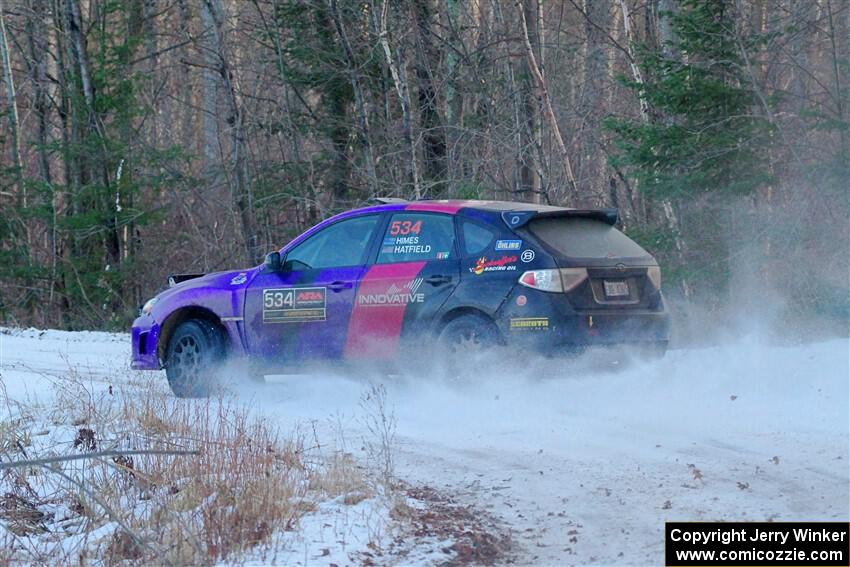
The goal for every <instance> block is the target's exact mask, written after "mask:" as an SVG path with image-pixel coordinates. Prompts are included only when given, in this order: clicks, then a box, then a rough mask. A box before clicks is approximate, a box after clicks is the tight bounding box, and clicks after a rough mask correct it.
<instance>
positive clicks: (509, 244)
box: [496, 240, 522, 250]
mask: <svg viewBox="0 0 850 567" xmlns="http://www.w3.org/2000/svg"><path fill="white" fill-rule="evenodd" d="M521 248H522V240H497V241H496V250H520V249H521Z"/></svg>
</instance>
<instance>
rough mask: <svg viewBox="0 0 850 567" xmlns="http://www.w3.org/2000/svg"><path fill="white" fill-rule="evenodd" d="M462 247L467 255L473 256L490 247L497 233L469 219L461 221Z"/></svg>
mask: <svg viewBox="0 0 850 567" xmlns="http://www.w3.org/2000/svg"><path fill="white" fill-rule="evenodd" d="M461 226H462V229H461V230H462V231H463V249H464V252H466V254H467V255H468V256H475V255H477V254H480V253H481V252H484V251H485V250H487V249H488V248H490V247H491V245H492V244H493V241H494V240H496V238H497V237H498V234H497V233H496V231H495V230H494V229H492V228H490V227H487V226H484V225H482V224H478V223H476V222H471V221H467V220H465V221H463V224H462V225H461Z"/></svg>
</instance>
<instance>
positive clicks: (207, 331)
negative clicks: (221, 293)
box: [165, 319, 224, 398]
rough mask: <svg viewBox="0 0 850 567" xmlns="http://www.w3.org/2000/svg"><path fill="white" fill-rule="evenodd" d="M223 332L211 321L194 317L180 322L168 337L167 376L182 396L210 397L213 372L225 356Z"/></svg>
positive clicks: (176, 394)
mask: <svg viewBox="0 0 850 567" xmlns="http://www.w3.org/2000/svg"><path fill="white" fill-rule="evenodd" d="M223 346H224V341H223V337H222V336H221V332H220V331H219V330H218V329H216V328H215V326H213V325H212V324H211V323H208V322H207V321H202V320H198V319H192V320H189V321H184V322H183V323H180V324H179V325H178V326H177V328H176V329H174V332H173V333H172V334H171V337H170V338H169V340H168V347H167V349H166V357H165V375H166V377H167V378H168V385H169V386H171V391H172V392H174V395H175V396H177V397H178V398H203V397H206V396H209V394H210V391H211V390H212V387H213V386H214V384H215V380H214V378H213V371H214V368H215V366H216V364H217V363H218V362H219V361H220V360H221V359H222V358H223V355H224V348H223Z"/></svg>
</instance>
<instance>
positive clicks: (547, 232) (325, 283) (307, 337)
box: [132, 199, 669, 396]
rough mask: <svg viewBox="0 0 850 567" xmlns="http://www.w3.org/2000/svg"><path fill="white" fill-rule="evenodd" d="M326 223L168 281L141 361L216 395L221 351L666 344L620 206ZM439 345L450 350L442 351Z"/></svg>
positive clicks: (275, 367) (267, 365)
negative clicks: (246, 256) (255, 256)
mask: <svg viewBox="0 0 850 567" xmlns="http://www.w3.org/2000/svg"><path fill="white" fill-rule="evenodd" d="M380 202H381V204H380V205H377V206H372V207H367V208H362V209H357V210H352V211H348V212H345V213H342V214H339V215H337V216H334V217H332V218H329V219H327V220H325V221H323V222H321V223H319V224H318V225H316V226H314V227H313V228H311V229H310V230H308V231H307V232H305V233H304V234H302V235H301V236H299V237H297V238H296V239H294V240H293V241H292V242H290V243H289V244H287V245H286V246H284V247H283V248H282V249H281V250H280V251H277V252H272V253H271V254H269V255H268V256H267V257H266V261H265V263H264V264H263V265H261V266H258V267H255V268H249V269H244V270H236V271H229V272H217V273H212V274H206V275H182V276H172V277H171V278H170V287H169V288H168V289H166V290H165V291H163V292H161V293H160V294H158V295H157V296H156V297H154V298H153V299H151V300H150V301H148V302H147V303H146V304H145V305H144V307H143V308H142V312H141V315H140V316H139V317H138V318H137V319H136V320H135V321H134V323H133V329H132V348H133V362H132V366H133V368H135V369H140V370H152V369H161V368H165V370H166V375H167V377H168V381H169V384H170V386H171V388H172V390H173V391H174V393H175V394H176V395H178V396H199V395H205V394H206V393H207V392H208V391H209V387H210V385H211V378H210V376H211V374H212V373H211V370H212V369H213V368H214V367H215V366H216V365H217V364H218V363H220V361H221V360H222V359H223V358H224V357H244V358H246V359H248V360H249V361H250V365H249V366H250V368H252V372H253V373H254V374H255V375H256V376H262V375H263V374H266V373H272V372H274V371H285V370H286V369H287V368H292V367H293V366H299V365H303V364H304V363H305V362H309V361H316V360H340V359H348V360H351V359H367V360H398V359H399V358H400V357H405V356H407V355H408V353H410V352H412V350H414V349H415V350H416V351H417V352H421V351H422V349H423V348H425V347H424V346H423V345H429V344H430V345H435V346H436V347H441V348H445V349H446V350H445V352H448V353H449V354H450V355H451V354H452V353H456V351H457V350H458V349H466V348H480V347H487V346H497V345H501V346H506V347H511V346H516V347H521V348H523V349H524V350H525V351H529V350H534V351H536V352H542V353H545V354H551V355H554V354H558V353H565V352H574V351H576V350H580V349H583V348H585V347H587V346H594V345H613V344H632V345H635V346H638V347H641V348H644V349H646V350H648V351H650V352H652V353H653V354H655V355H659V354H663V353H664V351H665V349H666V346H667V341H668V335H669V321H668V315H667V311H666V309H665V306H664V300H663V298H662V295H661V271H660V269H659V267H658V264H657V262H656V261H655V259H654V258H653V257H652V256H651V255H650V254H649V253H648V252H646V251H645V250H644V249H643V248H641V247H640V246H639V245H638V244H636V243H635V242H634V241H632V240H631V239H629V238H628V237H627V236H626V235H624V234H623V233H622V232H620V231H619V230H617V229H616V228H615V227H614V225H615V223H616V222H617V213H616V210H613V209H600V210H578V209H566V208H560V207H550V206H543V205H533V204H527V203H512V202H500V201H413V202H407V201H401V200H397V199H383V200H380ZM441 352H443V351H441Z"/></svg>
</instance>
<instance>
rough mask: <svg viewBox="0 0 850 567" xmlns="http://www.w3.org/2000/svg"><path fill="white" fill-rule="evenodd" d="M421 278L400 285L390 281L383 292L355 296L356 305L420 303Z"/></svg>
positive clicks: (421, 297)
mask: <svg viewBox="0 0 850 567" xmlns="http://www.w3.org/2000/svg"><path fill="white" fill-rule="evenodd" d="M421 285H422V278H414V279H412V280H410V281H409V282H407V283H406V284H403V285H402V286H401V287H399V286H398V285H396V284H395V283H391V284H390V286H389V287H388V288H387V290H386V291H385V292H383V293H366V294H361V295H358V296H357V305H360V306H363V307H382V306H393V305H409V304H411V303H422V302H423V301H425V294H424V293H419V288H420V286H421Z"/></svg>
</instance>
